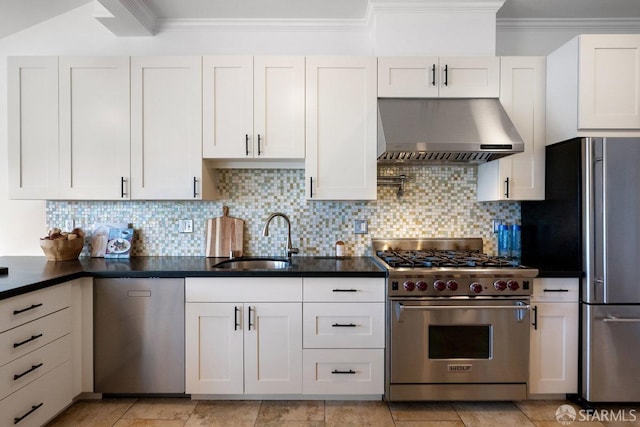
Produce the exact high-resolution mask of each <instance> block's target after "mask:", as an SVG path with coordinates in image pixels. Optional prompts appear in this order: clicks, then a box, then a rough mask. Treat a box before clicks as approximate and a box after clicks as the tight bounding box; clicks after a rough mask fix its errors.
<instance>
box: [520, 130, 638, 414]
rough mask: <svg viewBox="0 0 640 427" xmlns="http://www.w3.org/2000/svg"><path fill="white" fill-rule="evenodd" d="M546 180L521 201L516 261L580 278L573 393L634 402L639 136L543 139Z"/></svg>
mask: <svg viewBox="0 0 640 427" xmlns="http://www.w3.org/2000/svg"><path fill="white" fill-rule="evenodd" d="M545 185H546V188H545V201H543V202H523V203H522V262H523V264H525V265H531V266H533V267H537V268H538V269H540V271H541V274H543V275H546V276H547V277H553V276H559V277H562V276H571V275H574V274H575V275H576V277H580V280H581V288H580V315H581V324H580V330H581V336H580V347H581V352H580V360H579V361H576V363H579V364H580V371H581V376H580V379H579V397H580V398H582V399H584V400H586V401H589V402H640V138H578V139H573V140H569V141H564V142H560V143H557V144H553V145H550V146H547V147H546V173H545Z"/></svg>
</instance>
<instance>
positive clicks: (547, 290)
mask: <svg viewBox="0 0 640 427" xmlns="http://www.w3.org/2000/svg"><path fill="white" fill-rule="evenodd" d="M543 292H569V289H544V290H543Z"/></svg>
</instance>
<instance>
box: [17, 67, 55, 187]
mask: <svg viewBox="0 0 640 427" xmlns="http://www.w3.org/2000/svg"><path fill="white" fill-rule="evenodd" d="M7 79H8V80H7V104H8V105H7V109H8V116H7V126H8V138H9V139H8V144H9V162H8V166H9V197H10V198H12V199H54V198H56V197H58V171H59V167H58V58H57V57H33V58H31V57H10V58H8V61H7Z"/></svg>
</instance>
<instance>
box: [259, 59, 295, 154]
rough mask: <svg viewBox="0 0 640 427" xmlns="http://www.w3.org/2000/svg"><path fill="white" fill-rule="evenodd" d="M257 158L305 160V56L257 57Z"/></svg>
mask: <svg viewBox="0 0 640 427" xmlns="http://www.w3.org/2000/svg"><path fill="white" fill-rule="evenodd" d="M253 76H254V79H253V82H254V83H253V84H254V86H253V87H254V93H253V109H254V114H253V118H254V124H253V157H255V158H266V159H289V158H297V159H302V158H304V139H305V135H304V89H305V88H304V57H302V56H257V57H255V58H254V70H253Z"/></svg>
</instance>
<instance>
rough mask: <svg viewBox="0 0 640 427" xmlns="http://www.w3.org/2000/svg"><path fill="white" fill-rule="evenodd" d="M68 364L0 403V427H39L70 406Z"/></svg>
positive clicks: (70, 374) (69, 366) (69, 365)
mask: <svg viewBox="0 0 640 427" xmlns="http://www.w3.org/2000/svg"><path fill="white" fill-rule="evenodd" d="M71 377H72V366H71V361H67V362H65V363H64V364H62V365H60V366H58V367H57V368H55V369H53V370H52V371H50V372H48V373H47V374H46V375H43V376H42V377H41V378H39V379H38V380H37V381H34V382H32V383H30V384H29V385H27V386H25V387H23V388H21V389H20V390H18V391H16V392H15V393H13V394H11V395H10V396H8V397H7V398H5V399H3V400H1V401H0V426H2V427H9V426H14V425H18V426H20V427H38V426H42V425H45V424H46V422H47V421H48V420H49V419H51V418H53V417H54V416H55V415H56V414H57V413H58V412H60V411H61V410H63V409H64V408H65V407H66V406H67V405H70V404H71Z"/></svg>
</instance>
